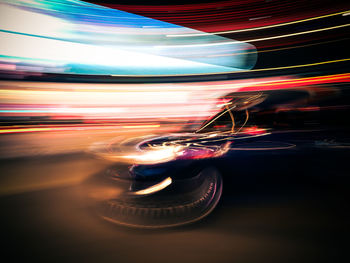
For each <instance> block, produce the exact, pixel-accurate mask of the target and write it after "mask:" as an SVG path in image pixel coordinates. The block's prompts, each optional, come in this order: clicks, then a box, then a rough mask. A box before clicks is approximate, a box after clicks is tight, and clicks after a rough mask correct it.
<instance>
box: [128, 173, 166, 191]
mask: <svg viewBox="0 0 350 263" xmlns="http://www.w3.org/2000/svg"><path fill="white" fill-rule="evenodd" d="M171 183H172V179H171V177H168V178H166V179H165V180H163V181H161V182H160V183H158V184H155V185H152V186H150V187H148V188H146V189H143V190H139V191H136V192H133V194H135V195H149V194H153V193H156V192H159V191H160V190H163V189H164V188H166V187H167V186H169V185H170V184H171Z"/></svg>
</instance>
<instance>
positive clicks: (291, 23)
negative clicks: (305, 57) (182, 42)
mask: <svg viewBox="0 0 350 263" xmlns="http://www.w3.org/2000/svg"><path fill="white" fill-rule="evenodd" d="M347 14H349V13H348V11H343V12H338V13H333V14H328V15H324V16H316V17H311V18H306V19H301V20H296V21H291V22H286V23H279V24H275V25H269V26H261V27H253V28H244V29H237V30H229V31H219V32H212V34H216V35H223V34H232V33H240V32H246V31H255V30H262V29H268V28H275V27H281V26H287V25H293V24H297V23H302V22H307V21H312V20H317V19H322V18H327V17H332V16H337V15H342V16H345V15H347ZM200 35H202V34H188V35H167V37H186V36H200Z"/></svg>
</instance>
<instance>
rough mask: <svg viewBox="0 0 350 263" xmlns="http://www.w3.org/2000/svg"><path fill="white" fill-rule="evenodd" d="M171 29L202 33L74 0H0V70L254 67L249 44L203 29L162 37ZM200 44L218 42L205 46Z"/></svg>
mask: <svg viewBox="0 0 350 263" xmlns="http://www.w3.org/2000/svg"><path fill="white" fill-rule="evenodd" d="M82 10H84V14H82V13H81V12H82ZM18 17H20V18H21V19H23V21H18V20H17V18H18ZM27 21H29V22H27ZM174 33H175V34H183V33H194V34H198V33H201V34H202V33H203V32H201V31H198V30H194V29H190V28H186V27H182V26H178V25H174V24H170V23H166V22H162V21H159V20H154V19H151V18H147V17H143V16H139V15H134V14H131V13H127V12H123V11H119V10H115V9H110V8H106V7H102V6H99V5H94V4H89V3H86V2H83V1H77V0H75V1H73V0H62V1H57V2H56V1H53V2H51V1H50V2H49V1H35V0H29V1H21V0H16V1H8V0H1V1H0V63H1V67H0V69H4V70H10V71H11V70H12V71H32V72H46V73H71V74H97V75H108V74H115V75H131V76H134V75H140V74H143V75H169V74H175V75H186V74H194V73H197V74H200V73H218V72H221V73H222V72H231V71H237V70H242V69H251V68H252V67H253V66H254V65H255V62H256V49H255V47H254V46H253V45H251V44H248V43H244V42H240V41H234V44H232V40H231V39H227V38H224V37H220V36H216V35H212V34H208V33H204V35H203V34H202V35H201V36H200V37H194V38H184V39H169V38H167V37H166V35H169V34H170V35H171V34H174ZM96 36H97V37H96ZM188 43H190V44H193V43H196V44H195V45H194V48H192V47H190V45H188ZM208 43H211V44H213V43H220V44H225V45H224V47H218V48H216V49H211V48H208V47H206V44H208ZM160 45H161V46H163V47H162V48H161V49H159V48H155V47H157V46H160ZM183 45H188V48H186V49H183ZM246 51H249V52H246ZM217 55H220V57H219V58H215V59H213V58H212V56H217Z"/></svg>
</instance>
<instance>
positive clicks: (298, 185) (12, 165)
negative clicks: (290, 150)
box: [0, 147, 350, 263]
mask: <svg viewBox="0 0 350 263" xmlns="http://www.w3.org/2000/svg"><path fill="white" fill-rule="evenodd" d="M248 155H249V156H248ZM248 155H247V153H245V154H242V155H239V156H240V157H237V156H238V155H237V156H236V158H232V157H230V158H229V160H223V161H222V162H223V163H221V166H220V167H221V171H222V174H223V179H224V189H223V196H222V199H221V201H220V202H219V205H218V207H217V208H216V209H215V210H214V212H213V213H212V214H210V215H209V216H208V217H206V218H205V219H203V220H201V221H200V222H197V223H193V224H191V225H188V226H183V227H177V228H172V229H163V230H141V229H130V228H125V227H121V226H117V225H114V224H111V223H108V222H105V221H103V220H102V219H100V218H99V217H97V215H96V214H94V213H93V210H92V209H91V204H89V203H88V202H87V199H86V198H85V197H84V193H83V192H84V191H82V189H83V188H82V187H81V182H84V180H85V177H84V176H83V175H82V173H85V174H86V175H89V176H90V175H93V174H94V173H96V172H97V171H102V170H103V169H106V167H107V166H108V164H107V163H105V162H103V161H101V160H98V159H95V158H93V157H92V156H90V155H87V154H73V155H60V156H46V157H31V158H17V159H12V160H2V161H1V165H0V167H1V174H2V175H1V177H2V186H3V187H4V185H5V182H6V176H11V174H12V176H13V175H14V174H18V173H23V174H26V175H27V176H28V181H30V178H35V180H42V178H48V177H50V176H52V178H54V177H56V178H58V177H59V176H60V175H66V176H67V175H69V176H70V177H75V176H76V177H78V178H79V180H78V179H77V180H72V181H69V182H64V183H57V181H55V180H53V181H54V182H56V183H52V184H46V185H45V186H44V187H42V189H39V190H38V188H39V187H36V188H37V189H34V188H35V187H34V188H22V190H21V191H20V190H18V191H17V192H14V191H13V192H12V193H7V194H3V195H1V197H0V209H1V225H2V231H1V232H2V235H1V236H2V238H1V239H2V241H3V242H2V243H3V244H2V246H1V248H2V249H1V250H2V255H3V257H5V255H8V256H9V257H7V260H6V261H5V262H25V261H32V262H118V263H121V262H347V260H345V258H344V257H345V256H347V255H348V252H347V251H348V244H349V242H348V237H349V223H348V222H349V216H348V208H349V205H348V203H349V196H350V195H349V191H348V189H349V185H350V184H349V181H350V180H349V175H348V169H347V167H348V156H349V155H348V149H346V148H343V149H337V150H334V149H328V148H327V147H326V149H320V148H319V149H316V150H315V149H312V150H307V149H306V150H305V149H302V150H301V151H298V154H292V155H289V154H287V155H284V154H281V152H277V151H275V152H270V153H269V154H266V153H256V154H251V153H249V154H248ZM38 166H39V167H40V169H38ZM82 178H83V179H82ZM86 178H88V176H87V177H86ZM45 180H47V179H45ZM36 186H38V184H36ZM23 189H24V190H23Z"/></svg>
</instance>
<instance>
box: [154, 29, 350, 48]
mask: <svg viewBox="0 0 350 263" xmlns="http://www.w3.org/2000/svg"><path fill="white" fill-rule="evenodd" d="M347 26H350V24H344V25H338V26H331V27H325V28H319V29H314V30H308V31H302V32H297V33H291V34H285V35H278V36H273V37H264V38H256V39H248V40H241V41H227V42H217V43H208V44H194V45H172V46H170V45H168V46H155V48H169V47H184V48H185V47H204V46H205V47H208V46H222V45H232V44H241V43H242V42H245V43H252V42H258V41H265V40H272V39H279V38H286V37H292V36H299V35H305V34H311V33H316V32H322V31H327V30H332V29H337V28H342V27H347Z"/></svg>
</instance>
